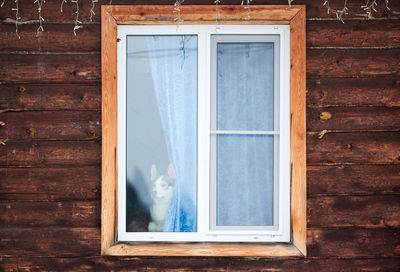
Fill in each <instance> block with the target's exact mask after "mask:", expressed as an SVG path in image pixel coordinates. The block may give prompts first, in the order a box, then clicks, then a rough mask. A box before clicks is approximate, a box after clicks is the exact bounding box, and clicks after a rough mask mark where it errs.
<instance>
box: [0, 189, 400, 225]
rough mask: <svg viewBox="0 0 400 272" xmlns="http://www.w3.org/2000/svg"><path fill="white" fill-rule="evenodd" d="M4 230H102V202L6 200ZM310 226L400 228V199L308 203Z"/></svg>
mask: <svg viewBox="0 0 400 272" xmlns="http://www.w3.org/2000/svg"><path fill="white" fill-rule="evenodd" d="M0 211H1V212H0V227H6V226H7V227H16V226H18V227H28V226H32V227H41V226H43V227H48V226H60V227H61V226H62V227H98V226H100V201H99V200H97V201H70V200H68V201H50V202H49V201H44V202H37V201H27V202H26V201H17V202H15V201H3V202H0ZM307 212H308V216H307V224H308V226H309V227H311V228H312V227H323V228H327V227H363V228H399V227H400V198H399V196H398V195H385V196H329V197H312V198H309V199H308V200H307Z"/></svg>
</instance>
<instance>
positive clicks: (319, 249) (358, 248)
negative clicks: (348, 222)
mask: <svg viewBox="0 0 400 272" xmlns="http://www.w3.org/2000/svg"><path fill="white" fill-rule="evenodd" d="M307 235H308V239H307V242H308V243H307V249H308V252H309V256H310V257H381V258H382V257H399V256H400V250H399V243H400V232H399V229H358V228H340V229H314V228H313V229H308V231H307Z"/></svg>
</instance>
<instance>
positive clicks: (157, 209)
mask: <svg viewBox="0 0 400 272" xmlns="http://www.w3.org/2000/svg"><path fill="white" fill-rule="evenodd" d="M175 178H176V174H175V170H174V167H173V166H172V164H169V165H168V170H167V175H159V174H158V171H157V168H156V166H155V165H154V164H153V165H152V166H151V178H150V179H151V181H152V182H153V188H152V190H151V199H152V205H151V208H150V216H151V221H150V223H149V231H151V232H155V231H156V232H159V231H163V229H164V222H165V217H166V216H167V213H168V208H169V204H170V202H171V199H172V195H173V192H174V181H175Z"/></svg>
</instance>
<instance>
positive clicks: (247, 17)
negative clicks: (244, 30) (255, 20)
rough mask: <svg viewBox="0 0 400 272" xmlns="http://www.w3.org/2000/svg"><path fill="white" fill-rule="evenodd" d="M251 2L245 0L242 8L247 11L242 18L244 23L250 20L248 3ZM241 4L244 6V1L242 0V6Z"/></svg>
mask: <svg viewBox="0 0 400 272" xmlns="http://www.w3.org/2000/svg"><path fill="white" fill-rule="evenodd" d="M251 1H252V0H246V5H245V6H244V8H245V9H246V10H247V15H246V17H245V18H244V19H245V20H246V21H248V20H250V2H251ZM243 4H244V0H242V4H241V5H242V6H243Z"/></svg>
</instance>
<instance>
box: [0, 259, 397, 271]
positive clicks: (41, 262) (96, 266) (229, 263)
mask: <svg viewBox="0 0 400 272" xmlns="http://www.w3.org/2000/svg"><path fill="white" fill-rule="evenodd" d="M399 265H400V260H399V259H396V258H386V259H378V258H374V259H365V258H354V259H337V258H331V259H303V258H301V259H282V258H279V259H277V258H257V259H255V258H217V257H214V258H198V257H197V258H188V257H180V258H179V257H174V258H159V259H157V258H127V259H122V258H101V257H88V258H79V257H78V258H29V257H20V258H16V257H12V258H2V259H0V269H1V268H2V269H4V270H5V271H36V270H37V271H50V270H53V271H111V270H114V271H121V272H122V271H137V270H138V271H140V270H146V271H150V272H151V271H169V270H178V271H209V270H211V269H212V270H213V271H248V270H251V271H255V272H257V271H309V272H320V271H328V272H329V271H335V272H337V271H343V272H350V271H385V272H395V271H396V272H397V271H398V267H399Z"/></svg>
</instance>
